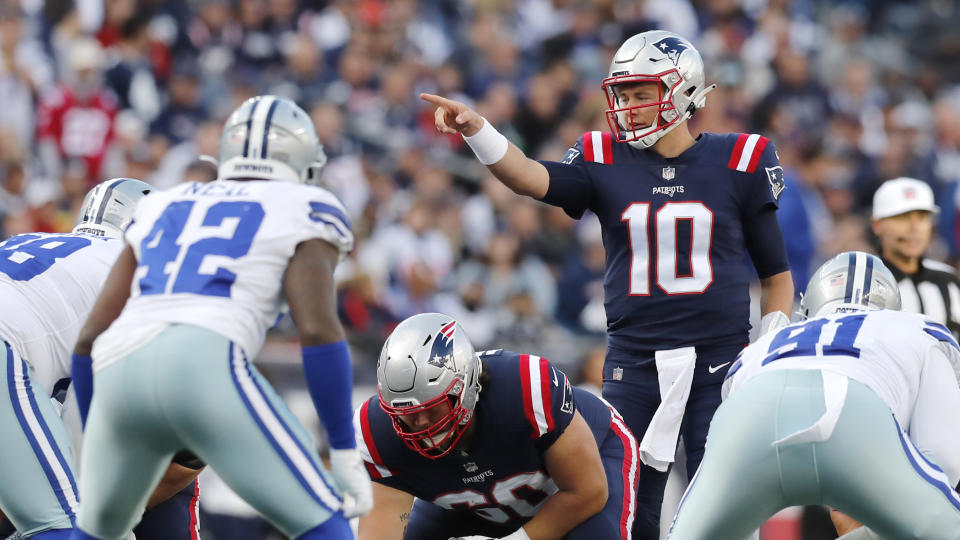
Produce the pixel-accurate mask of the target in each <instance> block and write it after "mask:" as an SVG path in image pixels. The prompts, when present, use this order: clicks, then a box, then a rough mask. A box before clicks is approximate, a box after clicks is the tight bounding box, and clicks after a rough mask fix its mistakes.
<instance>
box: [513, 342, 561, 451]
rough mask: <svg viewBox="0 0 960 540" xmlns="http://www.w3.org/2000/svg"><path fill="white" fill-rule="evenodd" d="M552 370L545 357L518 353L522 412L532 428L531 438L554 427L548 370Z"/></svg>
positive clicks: (542, 434) (540, 435) (548, 431)
mask: <svg viewBox="0 0 960 540" xmlns="http://www.w3.org/2000/svg"><path fill="white" fill-rule="evenodd" d="M552 370H553V368H551V367H550V363H549V362H547V359H546V358H540V357H539V356H534V355H531V354H521V355H520V380H521V386H522V388H523V412H524V415H526V417H527V421H528V422H530V426H531V428H532V429H531V431H530V438H531V439H536V438H539V437H542V436H544V435H546V434H547V433H550V432H551V431H553V430H554V428H555V427H556V424H555V423H554V421H553V406H552V402H553V399H552V397H551V395H550V375H551V373H550V372H551V371H552ZM554 376H556V375H554ZM564 378H565V377H564ZM564 384H566V380H564Z"/></svg>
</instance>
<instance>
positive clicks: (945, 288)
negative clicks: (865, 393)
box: [872, 177, 960, 337]
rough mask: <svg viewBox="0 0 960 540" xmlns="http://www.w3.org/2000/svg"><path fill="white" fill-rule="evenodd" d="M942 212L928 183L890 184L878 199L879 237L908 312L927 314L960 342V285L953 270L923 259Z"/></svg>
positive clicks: (908, 180)
mask: <svg viewBox="0 0 960 540" xmlns="http://www.w3.org/2000/svg"><path fill="white" fill-rule="evenodd" d="M939 211H940V209H939V208H938V207H937V205H935V204H934V202H933V191H931V190H930V186H928V185H927V184H926V183H924V182H922V181H920V180H916V179H913V178H905V177H901V178H895V179H893V180H887V181H886V182H884V183H883V184H882V185H881V186H880V188H879V189H877V192H876V193H874V195H873V219H872V224H873V232H874V233H875V234H876V235H877V238H878V239H879V240H880V256H881V258H882V259H883V264H885V265H886V266H887V268H889V269H890V271H891V272H893V275H894V277H896V278H897V282H898V284H899V286H900V301H901V304H902V310H903V311H909V312H914V313H923V314H925V315H927V316H928V317H930V318H931V319H933V320H935V321H937V322H939V323H940V324H943V325H945V326H946V327H947V328H949V329H950V331H951V332H953V335H954V337H960V280H958V279H957V274H956V273H955V271H954V269H953V268H952V267H950V266H949V265H946V264H943V263H941V262H937V261H933V260H930V259H927V258H925V257H924V256H923V253H924V252H925V251H926V249H927V246H929V245H930V240H931V238H932V236H933V223H934V216H935V214H937V213H938V212H939Z"/></svg>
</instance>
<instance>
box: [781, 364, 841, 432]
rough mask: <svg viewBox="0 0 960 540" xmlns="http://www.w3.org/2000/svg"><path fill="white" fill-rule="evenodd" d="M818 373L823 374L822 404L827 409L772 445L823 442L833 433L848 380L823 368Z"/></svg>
mask: <svg viewBox="0 0 960 540" xmlns="http://www.w3.org/2000/svg"><path fill="white" fill-rule="evenodd" d="M820 373H821V374H823V404H824V405H825V406H826V409H827V410H826V411H824V413H823V415H822V416H821V417H820V418H819V419H818V420H817V421H816V422H814V424H813V425H812V426H810V427H808V428H805V429H801V430H799V431H795V432H794V433H791V434H790V435H787V436H786V437H784V438H782V439H780V440H778V441H773V446H789V445H791V444H800V443H806V442H823V441H825V440H827V439H829V438H830V435H832V434H833V428H835V427H837V420H839V419H840V413H841V412H843V404H844V403H846V402H847V383H849V380H848V379H847V376H846V375H841V374H840V373H834V372H832V371H825V370H824V371H821V372H820Z"/></svg>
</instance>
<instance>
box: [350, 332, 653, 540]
mask: <svg viewBox="0 0 960 540" xmlns="http://www.w3.org/2000/svg"><path fill="white" fill-rule="evenodd" d="M377 387H378V391H379V396H378V397H377V396H375V397H372V398H370V399H369V400H367V401H366V402H365V403H364V404H363V405H361V406H360V408H359V409H357V411H356V413H355V414H354V424H355V428H356V429H355V431H356V433H357V445H358V446H357V447H358V448H359V449H360V453H361V455H362V456H363V458H364V461H365V463H366V465H367V470H368V472H369V473H370V476H371V478H372V479H373V480H374V492H373V493H374V508H373V511H372V512H371V513H370V514H369V515H368V516H366V517H364V518H361V520H360V531H359V532H360V540H400V539H404V538H405V539H410V540H449V539H450V538H463V539H469V540H475V539H476V540H479V539H491V538H492V539H509V540H531V539H532V540H547V539H554V540H556V539H561V538H562V539H566V540H596V539H604V540H615V539H620V540H625V539H629V538H631V537H632V536H631V527H632V522H633V519H634V507H635V502H636V500H635V497H634V493H635V492H636V480H637V473H638V472H639V471H638V469H639V456H638V453H639V450H638V447H637V443H636V440H635V439H634V438H633V435H632V433H631V432H630V430H629V428H627V427H626V425H625V424H624V422H623V420H622V418H621V417H620V415H619V413H617V412H616V410H615V409H613V408H612V407H611V406H610V405H609V404H607V403H606V402H604V401H603V400H602V399H600V398H598V397H596V396H594V395H593V394H590V393H589V392H587V391H584V390H580V389H578V388H573V387H572V386H571V385H570V382H569V381H568V380H567V378H566V376H565V375H564V374H563V372H562V371H560V370H558V369H557V368H555V367H554V366H552V365H551V364H550V363H549V362H548V361H547V360H546V359H544V358H539V357H537V356H533V355H526V354H517V353H513V352H508V351H502V350H497V351H487V352H483V353H480V354H477V353H476V352H474V349H473V345H471V344H470V341H469V339H468V338H467V336H466V334H465V333H464V331H463V328H461V327H460V325H459V324H457V322H456V321H454V320H453V319H452V318H450V317H449V316H446V315H442V314H439V313H425V314H421V315H415V316H413V317H410V318H409V319H407V320H405V321H403V322H402V323H401V324H400V325H399V326H397V328H396V330H394V332H393V333H392V334H391V335H390V337H389V338H388V339H387V342H386V344H385V345H384V348H383V351H382V352H381V354H380V360H379V362H378V364H377ZM414 497H416V502H414Z"/></svg>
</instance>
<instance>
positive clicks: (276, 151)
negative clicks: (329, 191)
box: [218, 96, 327, 184]
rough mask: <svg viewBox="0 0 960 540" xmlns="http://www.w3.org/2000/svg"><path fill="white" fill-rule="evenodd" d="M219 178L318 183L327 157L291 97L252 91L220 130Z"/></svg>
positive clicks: (306, 117)
mask: <svg viewBox="0 0 960 540" xmlns="http://www.w3.org/2000/svg"><path fill="white" fill-rule="evenodd" d="M219 162H220V165H219V171H218V172H219V177H220V179H221V180H230V179H233V178H263V179H267V180H279V181H283V182H293V183H302V184H316V183H318V181H319V178H320V171H321V169H323V166H324V165H325V164H326V162H327V156H326V154H324V153H323V145H321V144H320V140H319V139H318V138H317V131H316V129H315V128H314V127H313V120H311V119H310V115H308V114H307V113H306V112H305V111H304V110H303V109H301V108H300V107H298V106H297V104H296V103H294V102H292V101H290V100H289V99H285V98H281V97H277V96H256V97H252V98H250V99H248V100H247V101H245V102H243V104H242V105H240V106H239V107H237V109H236V110H235V111H233V112H232V113H231V114H230V116H229V117H228V118H227V121H226V123H225V124H224V126H223V132H222V133H221V134H220V156H219Z"/></svg>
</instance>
